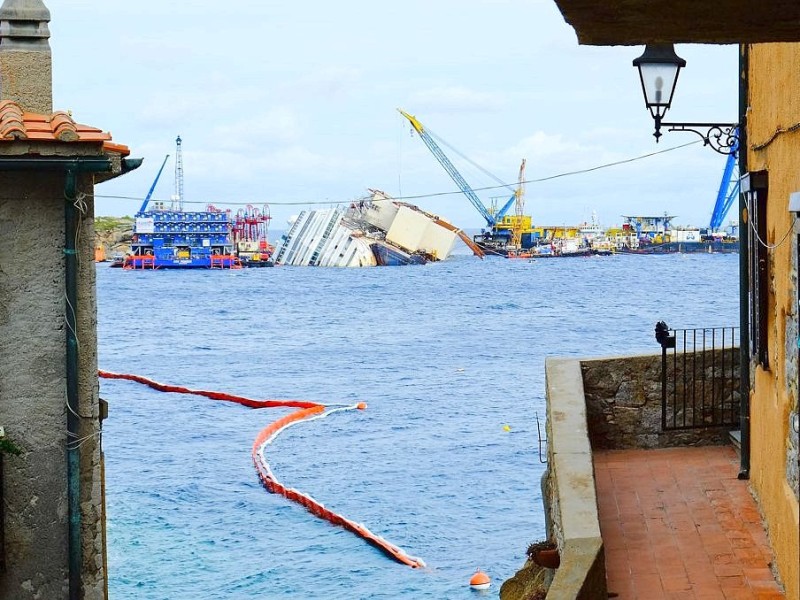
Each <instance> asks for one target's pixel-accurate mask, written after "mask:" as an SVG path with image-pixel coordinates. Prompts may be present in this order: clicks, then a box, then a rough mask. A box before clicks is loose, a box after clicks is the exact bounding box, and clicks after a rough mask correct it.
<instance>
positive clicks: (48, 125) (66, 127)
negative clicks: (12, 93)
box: [0, 100, 130, 156]
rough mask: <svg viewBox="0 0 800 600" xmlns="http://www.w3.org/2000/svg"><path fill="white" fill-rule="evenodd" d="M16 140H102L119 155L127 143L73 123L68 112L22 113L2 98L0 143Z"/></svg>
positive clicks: (17, 107) (126, 153) (107, 148)
mask: <svg viewBox="0 0 800 600" xmlns="http://www.w3.org/2000/svg"><path fill="white" fill-rule="evenodd" d="M20 139H22V140H26V139H27V140H31V141H37V142H94V143H97V142H102V144H103V150H104V151H106V152H114V153H116V154H120V155H122V156H128V155H129V154H130V150H129V149H128V147H127V146H124V145H122V144H115V143H113V142H112V141H111V134H110V133H107V132H104V131H103V130H101V129H97V128H96V127H90V126H88V125H81V124H80V123H76V122H75V121H73V120H72V117H71V116H70V115H69V113H66V112H64V111H56V112H54V113H53V114H52V115H41V114H37V113H28V112H23V110H22V108H21V107H20V106H19V104H17V103H16V102H14V101H12V100H3V101H2V102H0V143H2V142H10V141H14V140H20Z"/></svg>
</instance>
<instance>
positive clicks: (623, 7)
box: [554, 0, 800, 46]
mask: <svg viewBox="0 0 800 600" xmlns="http://www.w3.org/2000/svg"><path fill="white" fill-rule="evenodd" d="M554 1H555V3H556V5H557V6H558V9H559V10H560V11H561V14H562V15H563V16H564V20H565V21H566V22H567V23H568V24H569V25H571V26H572V27H573V29H574V30H575V33H576V35H577V36H578V42H579V43H580V44H584V45H590V46H635V45H643V44H650V43H689V44H756V43H769V42H800V2H798V1H797V0H761V1H760V2H757V3H754V2H751V1H750V0H702V1H701V2H698V1H697V0H605V1H599V0H554Z"/></svg>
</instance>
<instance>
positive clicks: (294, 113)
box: [45, 0, 738, 229]
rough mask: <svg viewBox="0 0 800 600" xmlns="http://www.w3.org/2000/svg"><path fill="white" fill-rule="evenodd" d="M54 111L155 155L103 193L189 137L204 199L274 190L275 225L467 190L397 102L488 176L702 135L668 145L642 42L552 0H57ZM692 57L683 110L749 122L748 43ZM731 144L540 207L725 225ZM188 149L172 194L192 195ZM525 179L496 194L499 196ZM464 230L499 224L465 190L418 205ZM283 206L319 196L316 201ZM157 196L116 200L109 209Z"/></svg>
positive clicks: (609, 174) (673, 115)
mask: <svg viewBox="0 0 800 600" xmlns="http://www.w3.org/2000/svg"><path fill="white" fill-rule="evenodd" d="M45 3H46V5H47V6H48V8H49V9H50V11H51V15H52V21H51V23H50V31H51V40H50V41H51V47H52V49H53V70H54V78H53V79H54V81H53V87H54V92H53V95H54V108H56V109H65V110H71V111H72V113H73V117H74V118H75V119H76V120H77V121H79V122H81V123H85V124H88V125H93V126H96V127H100V128H102V129H104V130H106V131H110V132H111V133H112V135H113V137H114V140H115V141H116V142H120V143H124V144H127V145H128V146H129V147H130V148H131V150H132V155H133V156H141V157H144V158H145V162H144V164H143V165H142V167H141V168H140V169H139V170H138V171H136V172H134V173H131V174H129V175H127V176H125V177H123V178H120V179H118V180H116V181H112V182H108V183H105V184H103V185H101V186H99V187H98V188H97V192H98V194H99V195H105V196H125V197H131V198H142V197H144V195H145V194H146V193H147V190H148V189H149V187H150V185H151V183H152V182H153V179H154V177H155V175H156V172H157V171H158V167H159V166H160V164H161V161H162V160H163V159H164V156H165V155H166V154H172V155H173V156H174V147H175V143H174V142H175V137H176V136H177V135H180V136H181V138H182V139H183V162H184V173H185V178H184V180H185V183H184V189H185V199H186V200H187V201H188V202H195V203H198V204H192V205H189V206H191V207H192V208H198V209H199V208H201V207H202V206H203V204H205V203H214V204H217V205H220V206H222V205H224V204H225V203H226V202H230V203H253V204H263V203H269V204H270V206H271V209H272V214H273V217H275V221H274V227H275V228H276V229H282V228H283V227H284V223H285V219H286V218H287V217H288V216H289V215H290V214H294V213H297V212H299V211H300V210H302V208H304V207H306V206H312V205H313V204H312V203H326V202H328V203H335V202H347V201H349V200H352V199H355V198H358V197H360V196H362V195H364V194H365V193H366V189H367V188H378V189H382V190H385V191H386V192H388V193H390V194H393V195H402V196H404V197H408V196H424V195H426V194H436V193H440V192H451V191H453V190H455V189H456V188H455V186H454V184H453V183H452V181H451V180H450V179H449V177H448V176H447V174H446V173H445V171H444V170H443V169H442V168H441V166H440V165H439V164H438V163H437V162H436V160H435V159H434V157H433V155H431V154H430V152H429V151H428V150H427V148H426V147H425V146H424V144H423V143H422V141H421V140H420V139H419V138H418V137H416V136H413V137H412V136H411V135H410V128H409V124H408V122H407V121H405V120H404V119H403V118H402V117H401V116H400V115H399V114H398V113H397V111H396V108H398V107H400V108H403V109H404V110H406V111H408V112H410V113H411V114H414V115H416V116H417V117H418V118H419V119H420V121H421V122H422V123H423V124H424V125H425V126H427V127H428V128H430V129H431V130H432V131H433V132H434V133H436V134H437V135H438V136H439V137H440V138H442V139H443V140H445V141H446V142H447V144H449V145H450V146H452V147H453V148H455V149H456V150H457V151H458V152H456V151H454V150H451V149H450V148H449V147H447V146H443V149H444V151H445V153H446V154H448V156H449V157H450V159H451V160H452V161H453V163H454V164H455V165H456V167H457V168H458V169H459V170H460V171H461V173H462V175H463V176H464V177H465V179H466V180H467V181H468V182H469V183H470V185H471V186H472V187H474V188H480V187H485V186H491V185H494V184H495V182H494V181H493V180H492V179H490V178H488V177H487V176H486V175H485V174H484V173H482V172H481V171H480V170H479V169H477V168H475V167H474V166H473V165H472V164H470V163H469V162H467V161H465V160H463V159H462V158H461V157H460V156H459V153H461V154H463V155H464V156H467V157H469V159H471V161H473V162H474V163H477V164H478V165H480V166H482V167H483V168H485V169H486V170H488V171H490V172H491V173H493V174H494V175H495V176H497V177H498V178H500V179H501V180H502V181H505V182H512V183H513V182H515V181H516V179H517V172H518V169H519V164H520V161H521V159H522V158H526V159H527V173H526V175H527V178H528V179H539V178H543V177H548V176H551V175H555V174H559V173H563V172H568V171H575V170H580V169H586V168H591V167H595V166H598V165H601V164H605V163H609V162H615V161H619V160H624V159H627V158H633V157H637V156H641V155H644V154H648V153H651V152H654V151H657V150H663V149H666V148H671V147H675V146H680V145H683V144H686V143H687V142H692V141H694V140H695V139H697V138H696V137H695V136H693V135H692V134H688V133H666V134H665V135H664V137H663V138H662V140H661V142H660V143H659V144H658V145H656V144H655V141H654V138H653V137H652V119H651V118H650V116H649V114H648V113H647V111H646V109H645V107H644V102H643V98H642V94H641V90H640V86H639V83H638V76H637V74H636V70H635V69H634V68H633V67H632V66H631V60H633V58H635V57H636V56H638V55H639V54H641V51H642V48H641V47H616V48H594V47H588V46H578V44H577V41H576V37H575V33H574V31H573V30H572V28H571V27H569V26H568V25H567V24H566V23H565V22H564V20H563V18H562V17H561V15H560V13H559V12H558V10H557V8H556V6H555V3H554V2H553V1H552V0H470V2H464V1H463V0H458V1H457V0H424V1H423V0H406V1H405V2H391V3H389V2H380V1H376V0H340V1H338V2H323V1H321V0H310V1H307V2H290V1H285V0H281V1H278V0H229V1H228V2H219V1H214V2H212V1H211V0H192V1H191V2H182V3H174V2H164V1H163V0H137V1H136V2H120V1H118V0H45ZM677 52H678V54H679V55H681V56H682V57H683V58H685V59H686V61H687V67H686V68H685V69H684V70H683V72H682V73H681V76H680V80H679V82H678V89H677V92H676V95H675V99H674V102H673V109H672V111H671V112H670V114H669V115H668V118H669V119H670V120H675V121H734V120H735V119H736V115H737V106H738V100H737V94H738V92H737V60H738V59H737V48H736V47H734V46H721V47H708V46H694V45H690V46H679V47H677ZM724 162H725V158H724V157H723V156H721V155H718V154H716V153H715V152H713V151H711V150H710V149H708V148H702V147H701V145H700V144H695V145H692V146H688V147H686V148H682V149H679V150H675V151H673V152H668V153H665V154H661V155H658V156H654V157H652V158H647V159H644V160H641V161H637V162H633V163H630V164H625V165H620V166H616V167H612V168H608V169H601V170H598V171H594V172H592V173H589V174H583V175H576V176H571V177H565V178H560V179H555V180H552V181H549V182H543V183H530V184H529V185H528V186H527V194H526V213H528V214H531V215H532V216H533V218H534V221H536V222H539V223H551V224H552V223H575V222H578V221H583V220H585V219H587V218H589V217H590V216H591V214H592V212H593V211H594V212H596V213H597V215H598V217H599V220H600V222H601V223H603V224H604V225H611V224H614V223H619V222H620V215H622V214H663V213H664V212H665V211H666V212H669V213H670V214H674V215H678V219H677V222H678V223H683V224H690V223H691V224H696V225H706V224H707V222H708V219H709V217H710V214H711V210H712V208H713V204H714V200H715V198H716V193H717V188H718V186H719V183H720V179H721V176H722V170H723V166H724ZM173 174H174V162H173V161H172V159H170V162H169V163H168V165H167V168H166V169H165V173H164V176H163V177H162V179H161V181H160V182H159V184H158V187H157V188H156V192H155V194H154V197H155V198H156V199H168V198H169V197H170V195H171V194H172V193H173V185H174V177H173ZM508 195H510V194H509V193H508V192H507V191H506V190H502V189H501V190H497V191H482V192H479V196H480V197H481V198H482V200H483V201H484V202H485V203H486V204H489V203H490V202H491V201H492V198H493V197H495V198H497V197H500V196H503V197H506V196H508ZM414 202H416V203H417V204H419V205H420V206H421V207H422V208H424V209H426V210H429V211H431V212H435V213H437V214H440V215H442V216H443V217H445V218H448V219H449V220H451V221H452V222H454V223H456V224H457V225H459V226H461V227H465V228H472V227H480V226H482V225H483V224H484V223H483V219H482V218H481V216H480V215H479V214H478V212H477V211H476V210H475V209H474V208H473V207H472V206H471V205H470V204H469V203H468V201H467V199H466V198H465V197H464V196H462V195H458V194H453V195H442V196H432V197H427V198H425V197H422V198H418V199H416V200H414ZM281 203H301V204H300V205H299V206H287V205H281ZM139 204H140V202H139V201H138V200H124V199H112V198H99V199H98V201H97V214H99V215H123V214H133V213H134V212H135V211H136V210H137V208H138V206H139Z"/></svg>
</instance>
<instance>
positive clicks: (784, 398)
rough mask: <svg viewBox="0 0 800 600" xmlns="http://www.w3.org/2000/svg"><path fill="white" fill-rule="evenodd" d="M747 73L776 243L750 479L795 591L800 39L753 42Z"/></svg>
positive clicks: (799, 527) (751, 123) (752, 163)
mask: <svg viewBox="0 0 800 600" xmlns="http://www.w3.org/2000/svg"><path fill="white" fill-rule="evenodd" d="M749 78H750V82H749V84H750V85H749V90H750V91H749V109H748V140H747V145H748V152H747V163H748V164H747V166H748V170H749V171H759V170H762V169H766V170H767V171H768V177H769V179H768V181H769V201H768V207H767V229H768V231H767V238H768V239H767V240H766V241H767V242H768V243H770V244H778V243H780V245H779V246H778V247H777V248H776V249H774V250H772V251H770V259H771V265H772V267H771V270H770V273H769V289H770V294H769V308H768V315H769V321H768V323H769V329H768V348H769V360H770V370H769V371H764V370H763V369H761V368H760V367H758V368H757V369H756V371H755V373H754V376H753V378H752V381H751V384H752V386H753V392H752V395H751V409H750V415H751V434H752V438H751V444H752V446H751V470H750V479H751V483H752V485H753V488H754V489H755V491H756V494H757V495H758V500H759V504H760V506H761V508H762V510H763V512H764V515H765V517H766V520H767V525H768V528H769V535H770V541H771V543H772V547H773V550H774V551H775V554H776V558H777V560H778V567H779V570H780V575H781V578H782V580H783V582H784V584H785V586H786V597H787V598H800V522H798V519H799V518H800V517H799V515H800V507H799V506H798V500H797V496H796V495H795V492H794V490H792V488H791V487H790V485H789V483H788V481H787V477H786V468H787V448H788V439H789V435H790V424H789V417H790V414H791V411H792V410H796V406H797V405H796V403H797V399H796V398H797V370H796V362H794V364H793V365H792V364H789V365H787V360H788V361H789V362H790V363H792V362H793V361H795V360H796V354H797V339H796V335H797V334H796V331H797V328H796V323H797V319H798V314H797V310H796V304H797V289H796V286H797V274H796V271H795V267H793V262H792V253H796V252H797V246H796V236H795V235H794V234H793V233H789V234H788V235H786V234H787V232H788V231H789V229H790V228H791V226H792V216H791V215H790V213H789V212H788V201H789V194H790V193H791V192H796V191H800V44H758V45H753V46H751V47H750V70H749ZM792 126H797V127H798V131H793V132H786V133H782V134H779V135H778V136H777V137H775V138H774V140H773V141H772V142H771V143H769V145H767V146H765V147H764V148H762V149H756V147H757V146H759V145H763V144H765V143H767V142H768V141H769V139H770V138H771V137H772V136H773V134H774V133H775V132H776V130H778V129H780V128H790V127H792ZM751 235H752V230H751ZM785 235H786V237H785V239H784V236H785ZM782 240H783V241H782ZM781 242H782V243H781ZM787 324H788V327H789V330H790V333H789V335H788V336H787ZM794 460H797V458H796V457H795V458H794Z"/></svg>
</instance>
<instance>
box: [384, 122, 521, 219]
mask: <svg viewBox="0 0 800 600" xmlns="http://www.w3.org/2000/svg"><path fill="white" fill-rule="evenodd" d="M397 111H398V112H399V113H400V114H401V115H403V116H404V117H405V118H406V119H408V121H409V123H411V126H412V127H413V128H414V130H415V131H416V132H417V133H418V134H419V137H420V138H422V141H423V142H425V145H426V146H427V147H428V150H430V151H431V153H432V154H433V155H434V156H435V157H436V160H438V161H439V164H440V165H442V167H444V170H445V171H447V174H448V175H450V178H451V179H452V180H453V181H455V183H456V185H457V186H458V189H460V190H461V192H462V193H463V194H464V195H465V196H466V197H467V200H469V201H470V202H471V203H472V206H474V207H475V208H476V209H478V212H479V213H481V216H482V217H483V218H484V219H486V224H487V225H488V226H489V227H494V226H495V225H496V224H497V222H498V221H499V220H501V219H502V218H503V216H504V215H505V214H506V212H508V209H509V208H511V205H512V204H513V203H514V201H515V200H516V198H517V195H516V193H514V194H513V195H512V196H511V198H510V199H509V200H508V202H506V203H505V205H504V206H503V207H502V208H501V209H500V210H499V211H497V212H496V213H495V214H492V213H491V212H489V209H487V208H486V206H484V204H483V202H481V201H480V199H479V198H478V196H476V195H475V192H474V191H472V188H471V187H469V184H468V183H467V182H466V181H465V180H464V178H463V177H462V176H461V173H459V172H458V170H457V169H456V168H455V167H454V166H453V163H451V162H450V159H449V158H447V156H446V155H445V153H444V152H442V149H441V148H439V145H438V144H437V143H436V142H435V141H433V138H432V137H431V136H430V134H429V133H428V132H427V131H425V127H423V125H422V123H420V122H419V121H418V120H417V119H416V117H414V116H413V115H410V114H408V113H407V112H405V111H403V110H400V109H399V108H398V109H397Z"/></svg>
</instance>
